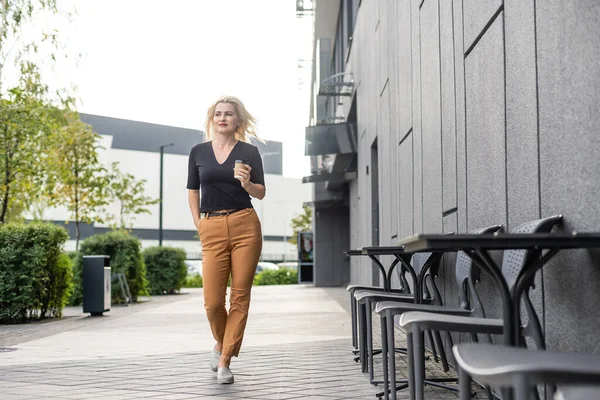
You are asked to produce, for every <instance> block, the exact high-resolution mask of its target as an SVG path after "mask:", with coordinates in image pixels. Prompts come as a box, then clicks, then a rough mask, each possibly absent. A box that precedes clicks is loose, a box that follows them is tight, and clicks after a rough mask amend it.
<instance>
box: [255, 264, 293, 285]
mask: <svg viewBox="0 0 600 400" xmlns="http://www.w3.org/2000/svg"><path fill="white" fill-rule="evenodd" d="M294 283H298V271H296V270H291V269H288V268H280V269H278V270H272V269H265V270H263V271H260V272H259V273H258V274H256V275H255V276H254V285H291V284H294Z"/></svg>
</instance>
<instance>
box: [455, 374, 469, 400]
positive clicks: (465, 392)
mask: <svg viewBox="0 0 600 400" xmlns="http://www.w3.org/2000/svg"><path fill="white" fill-rule="evenodd" d="M458 385H459V396H460V397H459V399H460V400H471V377H470V376H469V374H467V373H466V372H465V371H464V370H463V369H462V368H460V367H458Z"/></svg>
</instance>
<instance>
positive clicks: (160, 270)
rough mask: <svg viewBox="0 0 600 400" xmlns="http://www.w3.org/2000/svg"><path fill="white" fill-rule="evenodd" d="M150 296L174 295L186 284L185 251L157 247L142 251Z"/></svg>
mask: <svg viewBox="0 0 600 400" xmlns="http://www.w3.org/2000/svg"><path fill="white" fill-rule="evenodd" d="M142 255H143V257H144V263H145V264H146V278H147V279H148V287H149V289H150V294H173V293H175V292H176V291H178V290H179V289H181V287H182V286H183V285H184V283H185V278H186V276H187V265H185V258H186V253H185V251H184V250H183V249H178V248H174V247H162V246H155V247H149V248H147V249H145V250H144V251H142Z"/></svg>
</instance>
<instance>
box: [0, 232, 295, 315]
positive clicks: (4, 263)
mask: <svg viewBox="0 0 600 400" xmlns="http://www.w3.org/2000/svg"><path fill="white" fill-rule="evenodd" d="M67 239H68V233H67V231H66V229H65V228H64V227H61V226H57V225H54V224H48V223H46V224H43V223H31V224H4V225H1V226H0V322H3V323H4V322H22V321H26V320H31V319H41V318H49V317H61V316H62V310H63V308H64V306H65V305H66V304H71V305H80V304H81V303H82V301H83V287H82V280H83V257H84V256H86V255H108V256H109V257H110V266H111V273H112V274H115V273H122V274H124V276H125V279H126V280H127V283H128V285H129V289H130V292H131V295H132V297H133V301H137V298H138V296H139V295H146V294H152V295H158V294H173V293H175V292H177V291H179V290H180V289H181V288H182V287H202V277H201V276H200V274H195V275H190V276H188V274H187V267H186V264H185V259H186V254H185V251H184V250H183V249H178V248H173V247H150V248H147V249H145V250H143V251H141V243H140V241H139V239H137V238H136V237H134V236H131V235H129V234H128V233H127V232H125V231H112V232H108V233H105V234H101V235H94V236H91V237H89V238H87V239H86V240H84V241H83V242H81V246H80V250H79V251H78V252H71V253H68V254H65V253H64V252H63V250H62V249H63V247H64V244H65V242H66V240H67ZM297 282H298V274H297V271H294V270H289V269H286V268H282V269H279V270H276V271H274V270H265V271H261V272H260V273H258V274H257V275H256V276H255V277H254V284H255V285H283V284H293V283H297ZM112 288H113V290H112V303H113V304H118V303H120V302H123V301H124V300H125V299H124V298H123V297H122V294H121V292H120V287H119V286H118V285H116V284H113V285H112Z"/></svg>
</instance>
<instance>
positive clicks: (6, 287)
mask: <svg viewBox="0 0 600 400" xmlns="http://www.w3.org/2000/svg"><path fill="white" fill-rule="evenodd" d="M67 239H68V233H67V230H66V229H65V228H63V227H60V226H56V225H53V224H40V223H32V224H4V225H1V226H0V322H23V321H27V320H32V319H40V318H50V317H61V316H62V310H63V308H64V306H65V304H66V302H67V299H68V298H69V296H70V291H71V268H70V262H69V258H68V256H67V255H66V254H64V253H63V252H62V248H63V246H64V243H65V242H66V241H67Z"/></svg>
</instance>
